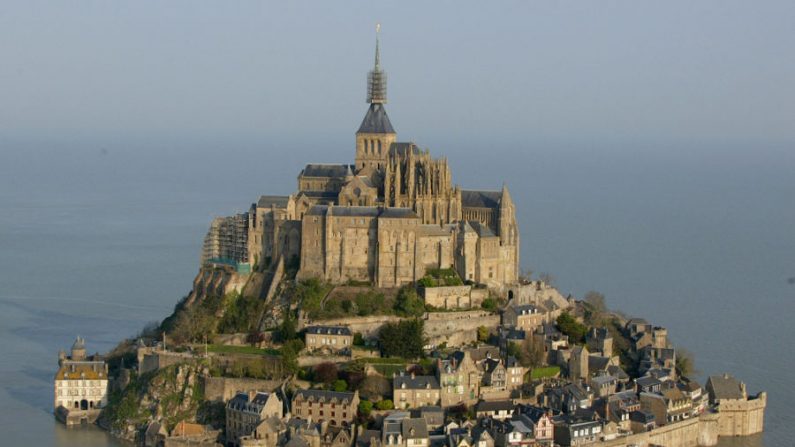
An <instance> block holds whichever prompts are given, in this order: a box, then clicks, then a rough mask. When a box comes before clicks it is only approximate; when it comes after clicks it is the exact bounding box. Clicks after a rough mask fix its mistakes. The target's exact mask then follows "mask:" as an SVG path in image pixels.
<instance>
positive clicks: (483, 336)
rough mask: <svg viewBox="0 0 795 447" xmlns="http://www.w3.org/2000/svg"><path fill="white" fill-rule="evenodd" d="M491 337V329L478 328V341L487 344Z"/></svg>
mask: <svg viewBox="0 0 795 447" xmlns="http://www.w3.org/2000/svg"><path fill="white" fill-rule="evenodd" d="M490 335H491V334H489V328H487V327H486V326H479V327H478V341H480V342H483V343H485V342H487V341H489V336H490Z"/></svg>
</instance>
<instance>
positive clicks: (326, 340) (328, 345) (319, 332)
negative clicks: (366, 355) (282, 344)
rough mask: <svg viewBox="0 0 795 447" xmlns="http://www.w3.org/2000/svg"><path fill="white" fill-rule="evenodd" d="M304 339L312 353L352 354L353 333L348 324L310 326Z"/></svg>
mask: <svg viewBox="0 0 795 447" xmlns="http://www.w3.org/2000/svg"><path fill="white" fill-rule="evenodd" d="M304 340H305V344H306V349H307V351H309V352H310V353H312V352H325V353H328V354H350V352H351V347H352V346H353V334H352V333H351V330H350V329H349V328H348V327H346V326H309V327H307V328H306V334H305V335H304Z"/></svg>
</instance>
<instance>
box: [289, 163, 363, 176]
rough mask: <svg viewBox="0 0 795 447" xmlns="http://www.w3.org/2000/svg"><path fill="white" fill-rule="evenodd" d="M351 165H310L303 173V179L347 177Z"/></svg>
mask: <svg viewBox="0 0 795 447" xmlns="http://www.w3.org/2000/svg"><path fill="white" fill-rule="evenodd" d="M350 168H351V165H347V164H336V163H335V164H331V163H310V164H308V165H306V167H305V168H304V169H303V170H302V171H301V176H303V177H345V175H346V174H347V173H348V169H350Z"/></svg>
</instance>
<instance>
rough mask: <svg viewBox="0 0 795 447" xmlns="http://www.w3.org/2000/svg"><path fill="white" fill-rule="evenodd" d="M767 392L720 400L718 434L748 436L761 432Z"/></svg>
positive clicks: (763, 423)
mask: <svg viewBox="0 0 795 447" xmlns="http://www.w3.org/2000/svg"><path fill="white" fill-rule="evenodd" d="M766 405H767V393H765V392H764V391H763V392H761V393H759V394H758V395H756V396H755V397H749V398H748V399H746V400H740V399H729V400H721V402H720V405H719V406H718V414H719V415H720V423H719V427H718V434H719V435H720V436H729V437H730V436H749V435H753V434H756V433H761V432H762V430H763V429H764V425H765V406H766Z"/></svg>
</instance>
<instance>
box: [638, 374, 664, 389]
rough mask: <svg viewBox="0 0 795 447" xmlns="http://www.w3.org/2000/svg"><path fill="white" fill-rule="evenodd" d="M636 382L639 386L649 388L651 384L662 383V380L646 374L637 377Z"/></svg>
mask: <svg viewBox="0 0 795 447" xmlns="http://www.w3.org/2000/svg"><path fill="white" fill-rule="evenodd" d="M635 383H637V384H638V386H640V387H643V388H647V387H651V386H655V385H662V382H660V381H659V380H657V379H656V378H654V377H650V376H644V377H641V378H638V379H635Z"/></svg>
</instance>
